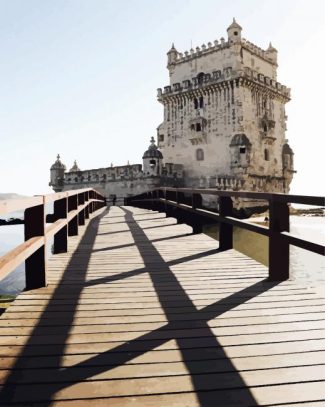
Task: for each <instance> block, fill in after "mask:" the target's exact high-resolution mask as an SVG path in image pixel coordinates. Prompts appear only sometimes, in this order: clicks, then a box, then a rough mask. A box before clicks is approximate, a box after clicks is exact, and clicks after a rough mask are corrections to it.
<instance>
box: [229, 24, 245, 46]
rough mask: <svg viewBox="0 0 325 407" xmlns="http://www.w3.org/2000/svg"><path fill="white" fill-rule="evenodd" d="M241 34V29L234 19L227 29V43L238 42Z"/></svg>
mask: <svg viewBox="0 0 325 407" xmlns="http://www.w3.org/2000/svg"><path fill="white" fill-rule="evenodd" d="M241 32H242V28H241V26H240V25H239V24H238V23H237V21H236V20H235V18H234V19H233V21H232V23H231V24H230V26H229V27H228V28H227V33H228V41H229V43H230V44H234V43H236V42H240V40H241Z"/></svg>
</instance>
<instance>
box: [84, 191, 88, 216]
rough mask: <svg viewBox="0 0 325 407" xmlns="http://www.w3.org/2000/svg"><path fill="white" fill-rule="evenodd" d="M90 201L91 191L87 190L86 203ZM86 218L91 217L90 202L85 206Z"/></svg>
mask: <svg viewBox="0 0 325 407" xmlns="http://www.w3.org/2000/svg"><path fill="white" fill-rule="evenodd" d="M88 201H89V191H87V192H85V203H87V202H88ZM85 219H89V204H87V206H86V207H85Z"/></svg>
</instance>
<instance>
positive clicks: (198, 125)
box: [196, 123, 202, 131]
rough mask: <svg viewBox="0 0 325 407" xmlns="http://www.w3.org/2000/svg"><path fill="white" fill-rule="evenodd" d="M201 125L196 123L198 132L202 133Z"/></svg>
mask: <svg viewBox="0 0 325 407" xmlns="http://www.w3.org/2000/svg"><path fill="white" fill-rule="evenodd" d="M201 130H202V129H201V123H196V131H201Z"/></svg>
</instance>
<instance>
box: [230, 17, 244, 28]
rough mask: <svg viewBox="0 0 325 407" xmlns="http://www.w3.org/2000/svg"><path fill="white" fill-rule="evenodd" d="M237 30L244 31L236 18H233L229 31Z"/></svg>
mask: <svg viewBox="0 0 325 407" xmlns="http://www.w3.org/2000/svg"><path fill="white" fill-rule="evenodd" d="M233 28H236V29H237V30H242V27H241V26H240V25H239V24H238V23H237V21H236V19H235V17H233V19H232V23H231V24H230V26H229V27H228V28H227V31H229V30H231V29H233Z"/></svg>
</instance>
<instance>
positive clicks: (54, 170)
mask: <svg viewBox="0 0 325 407" xmlns="http://www.w3.org/2000/svg"><path fill="white" fill-rule="evenodd" d="M65 170H66V166H65V165H64V164H63V163H62V161H61V160H60V154H58V155H57V158H56V161H55V163H54V164H53V165H52V166H51V170H50V171H51V180H50V183H49V186H51V187H52V188H53V189H54V191H55V192H60V191H62V189H63V181H64V173H65Z"/></svg>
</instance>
